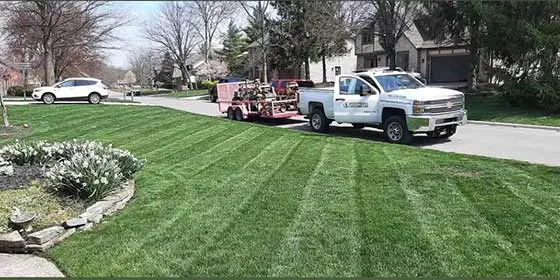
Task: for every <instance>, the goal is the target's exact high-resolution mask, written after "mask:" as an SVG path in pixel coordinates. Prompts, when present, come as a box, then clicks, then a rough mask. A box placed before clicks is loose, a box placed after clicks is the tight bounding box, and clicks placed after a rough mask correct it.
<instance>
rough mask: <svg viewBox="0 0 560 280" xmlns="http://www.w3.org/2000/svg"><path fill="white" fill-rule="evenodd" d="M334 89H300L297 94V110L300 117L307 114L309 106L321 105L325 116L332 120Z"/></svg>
mask: <svg viewBox="0 0 560 280" xmlns="http://www.w3.org/2000/svg"><path fill="white" fill-rule="evenodd" d="M333 99H334V89H333V88H301V89H300V92H299V103H298V108H299V111H300V113H301V114H302V115H307V114H309V113H310V112H309V108H310V104H313V103H320V104H322V105H323V110H324V111H325V115H326V116H327V118H329V119H334V101H333Z"/></svg>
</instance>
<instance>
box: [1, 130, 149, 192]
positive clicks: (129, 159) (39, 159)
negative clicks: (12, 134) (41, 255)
mask: <svg viewBox="0 0 560 280" xmlns="http://www.w3.org/2000/svg"><path fill="white" fill-rule="evenodd" d="M0 156H1V157H4V158H5V159H6V160H9V161H11V162H13V163H15V164H17V165H26V164H29V165H39V164H40V165H43V166H46V167H48V168H50V171H49V172H48V175H49V176H48V177H49V181H50V183H51V185H52V186H53V187H54V188H55V189H56V190H59V191H61V192H63V193H65V194H69V195H72V196H75V197H79V198H84V199H88V200H90V199H98V198H100V197H103V196H105V195H107V194H108V192H111V191H113V190H114V189H115V188H116V187H118V186H119V185H120V184H121V183H122V182H123V181H124V180H125V179H131V178H132V177H133V176H134V174H135V173H136V172H138V171H140V170H142V168H144V161H143V160H139V159H137V158H136V157H135V156H134V155H133V154H132V153H130V152H128V151H126V150H122V149H117V148H113V147H112V146H111V145H103V144H101V143H98V142H92V141H84V140H72V141H65V142H60V143H48V142H44V141H39V142H34V143H31V144H27V143H23V142H19V141H17V140H16V142H15V143H14V144H10V145H7V146H5V147H4V148H2V149H0Z"/></svg>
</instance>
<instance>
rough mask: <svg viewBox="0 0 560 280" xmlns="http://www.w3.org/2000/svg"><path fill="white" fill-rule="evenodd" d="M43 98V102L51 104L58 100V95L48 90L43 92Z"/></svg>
mask: <svg viewBox="0 0 560 280" xmlns="http://www.w3.org/2000/svg"><path fill="white" fill-rule="evenodd" d="M41 100H42V101H43V103H45V104H47V105H51V104H53V103H54V102H55V101H56V97H55V96H54V94H52V93H49V92H47V93H45V94H43V96H42V97H41Z"/></svg>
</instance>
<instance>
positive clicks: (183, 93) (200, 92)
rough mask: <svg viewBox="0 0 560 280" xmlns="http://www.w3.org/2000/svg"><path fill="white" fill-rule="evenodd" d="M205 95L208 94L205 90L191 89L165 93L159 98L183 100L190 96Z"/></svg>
mask: <svg viewBox="0 0 560 280" xmlns="http://www.w3.org/2000/svg"><path fill="white" fill-rule="evenodd" d="M207 94H208V90H207V89H193V90H183V91H177V92H171V93H165V94H161V95H160V96H167V97H175V98H183V97H191V96H202V95H207Z"/></svg>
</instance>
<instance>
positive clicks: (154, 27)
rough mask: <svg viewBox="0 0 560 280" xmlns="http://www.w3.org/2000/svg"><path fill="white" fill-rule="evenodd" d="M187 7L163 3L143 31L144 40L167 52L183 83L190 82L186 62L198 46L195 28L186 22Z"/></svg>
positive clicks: (174, 3) (190, 22)
mask: <svg viewBox="0 0 560 280" xmlns="http://www.w3.org/2000/svg"><path fill="white" fill-rule="evenodd" d="M188 8H189V7H188V6H186V5H183V4H181V3H179V2H165V3H164V4H163V6H162V7H161V9H160V11H159V13H158V15H157V16H156V17H155V18H154V19H153V20H152V21H150V24H149V25H148V26H147V27H146V29H145V35H146V39H148V40H150V41H152V42H154V43H156V44H157V45H158V46H159V47H160V49H161V50H162V51H163V52H169V53H170V54H171V55H172V56H173V59H174V60H175V63H177V65H178V66H179V69H180V70H181V72H182V76H183V77H182V79H183V82H185V81H190V76H191V75H190V71H189V69H188V68H187V65H188V64H187V61H188V60H189V59H190V58H191V56H192V55H193V54H194V50H195V47H196V46H197V45H198V44H199V42H200V41H199V38H198V36H197V33H196V32H197V31H196V26H195V25H194V23H193V22H192V21H190V20H187V17H188V14H190V13H191V11H189V10H188Z"/></svg>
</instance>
